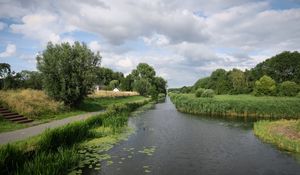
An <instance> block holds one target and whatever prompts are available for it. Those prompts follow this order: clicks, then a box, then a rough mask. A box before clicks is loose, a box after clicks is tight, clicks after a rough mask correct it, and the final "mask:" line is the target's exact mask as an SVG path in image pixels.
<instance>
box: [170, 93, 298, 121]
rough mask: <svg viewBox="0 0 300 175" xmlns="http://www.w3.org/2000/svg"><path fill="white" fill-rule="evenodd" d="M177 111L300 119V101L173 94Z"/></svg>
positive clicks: (275, 98) (245, 96)
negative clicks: (197, 96) (198, 96)
mask: <svg viewBox="0 0 300 175" xmlns="http://www.w3.org/2000/svg"><path fill="white" fill-rule="evenodd" d="M170 97H171V100H172V102H173V103H174V104H175V106H176V108H177V110H179V111H181V112H186V113H191V114H206V115H211V116H239V117H256V118H258V117H264V118H299V117H300V101H299V99H298V98H295V97H256V96H251V95H217V96H215V97H214V98H196V97H195V96H194V95H193V94H174V93H171V94H170Z"/></svg>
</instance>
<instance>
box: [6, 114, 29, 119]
mask: <svg viewBox="0 0 300 175" xmlns="http://www.w3.org/2000/svg"><path fill="white" fill-rule="evenodd" d="M19 117H24V116H23V115H19V114H17V115H11V116H6V117H4V118H6V119H13V118H19Z"/></svg>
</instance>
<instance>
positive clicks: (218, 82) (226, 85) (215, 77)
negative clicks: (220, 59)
mask: <svg viewBox="0 0 300 175" xmlns="http://www.w3.org/2000/svg"><path fill="white" fill-rule="evenodd" d="M207 88H210V89H213V90H215V92H216V93H217V94H226V93H229V91H230V81H229V79H228V77H227V72H226V70H224V69H217V70H215V71H213V72H212V74H211V76H210V81H209V82H208V87H207Z"/></svg>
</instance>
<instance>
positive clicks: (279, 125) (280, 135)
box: [254, 120, 300, 153]
mask: <svg viewBox="0 0 300 175" xmlns="http://www.w3.org/2000/svg"><path fill="white" fill-rule="evenodd" d="M254 134H255V135H256V136H258V137H259V138H261V139H262V140H264V141H265V142H268V143H272V144H275V145H276V146H278V147H279V148H281V149H284V150H288V151H292V152H298V153H300V120H278V121H258V122H256V123H255V124H254Z"/></svg>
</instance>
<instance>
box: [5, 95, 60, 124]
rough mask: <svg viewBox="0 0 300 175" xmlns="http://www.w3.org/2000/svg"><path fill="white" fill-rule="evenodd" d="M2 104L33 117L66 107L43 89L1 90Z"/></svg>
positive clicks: (54, 112) (55, 111)
mask: <svg viewBox="0 0 300 175" xmlns="http://www.w3.org/2000/svg"><path fill="white" fill-rule="evenodd" d="M0 104H1V105H3V106H4V107H7V108H9V109H11V110H12V111H14V112H18V113H20V114H22V115H25V116H26V117H29V118H33V119H34V118H37V117H38V116H41V115H47V114H56V113H58V112H60V111H61V110H63V109H64V105H63V103H61V102H57V101H54V100H52V99H50V98H49V97H48V96H47V95H46V94H45V93H44V92H43V91H38V90H31V89H25V90H8V91H0Z"/></svg>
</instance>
